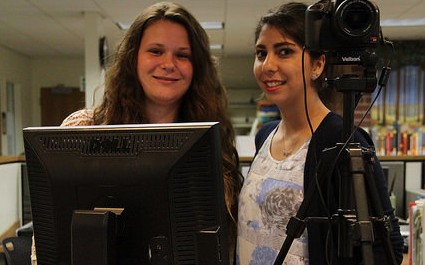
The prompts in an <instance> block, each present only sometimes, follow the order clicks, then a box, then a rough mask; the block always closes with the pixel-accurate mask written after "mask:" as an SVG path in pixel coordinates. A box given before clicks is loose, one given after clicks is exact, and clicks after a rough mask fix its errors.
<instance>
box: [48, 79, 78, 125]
mask: <svg viewBox="0 0 425 265" xmlns="http://www.w3.org/2000/svg"><path fill="white" fill-rule="evenodd" d="M84 106H85V93H84V92H81V91H80V89H79V88H77V87H64V86H57V87H44V88H41V125H42V126H57V125H60V124H61V123H62V121H63V120H64V119H65V118H66V117H67V116H68V115H69V114H71V113H72V112H74V111H76V110H79V109H82V108H84Z"/></svg>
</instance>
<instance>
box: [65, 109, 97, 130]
mask: <svg viewBox="0 0 425 265" xmlns="http://www.w3.org/2000/svg"><path fill="white" fill-rule="evenodd" d="M93 114H94V111H93V109H81V110H77V111H75V112H73V113H71V114H70V115H69V116H68V117H66V118H65V119H64V120H63V122H62V124H61V126H87V125H93Z"/></svg>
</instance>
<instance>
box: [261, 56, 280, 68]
mask: <svg viewBox="0 0 425 265" xmlns="http://www.w3.org/2000/svg"><path fill="white" fill-rule="evenodd" d="M276 71H277V63H276V60H275V58H274V57H273V55H270V54H268V55H267V56H266V58H265V59H264V61H263V72H276Z"/></svg>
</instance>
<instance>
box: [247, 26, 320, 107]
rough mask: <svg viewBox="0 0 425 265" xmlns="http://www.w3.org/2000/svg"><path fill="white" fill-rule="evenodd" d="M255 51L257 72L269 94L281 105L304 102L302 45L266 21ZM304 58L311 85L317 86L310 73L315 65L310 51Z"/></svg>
mask: <svg viewBox="0 0 425 265" xmlns="http://www.w3.org/2000/svg"><path fill="white" fill-rule="evenodd" d="M255 54H256V57H255V62H254V68H253V70H254V75H255V78H256V80H257V83H258V85H259V86H260V88H261V89H262V90H263V92H264V93H265V95H266V97H267V98H268V99H269V100H270V101H272V102H273V103H275V104H277V105H279V106H283V105H286V106H287V105H288V104H294V103H295V104H296V103H297V102H298V103H303V97H302V95H303V88H304V84H303V72H302V47H300V46H299V45H298V44H296V42H295V41H294V40H293V39H291V38H290V37H289V36H285V35H283V34H282V33H281V32H280V31H279V30H278V29H277V28H276V27H273V26H270V25H267V24H265V25H264V26H263V27H262V29H261V31H260V34H259V36H258V39H257V42H256V45H255ZM304 60H305V66H304V70H305V73H304V75H305V77H306V82H307V89H313V86H312V80H311V78H310V77H311V75H312V73H313V69H314V68H315V65H314V64H312V63H311V61H310V56H309V55H308V53H305V58H304ZM316 68H317V67H316ZM320 73H321V71H320ZM320 73H319V74H320ZM313 90H314V89H313Z"/></svg>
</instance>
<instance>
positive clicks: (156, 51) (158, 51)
mask: <svg viewBox="0 0 425 265" xmlns="http://www.w3.org/2000/svg"><path fill="white" fill-rule="evenodd" d="M148 52H150V53H152V54H155V55H161V54H162V51H161V50H159V49H150V50H149V51H148Z"/></svg>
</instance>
